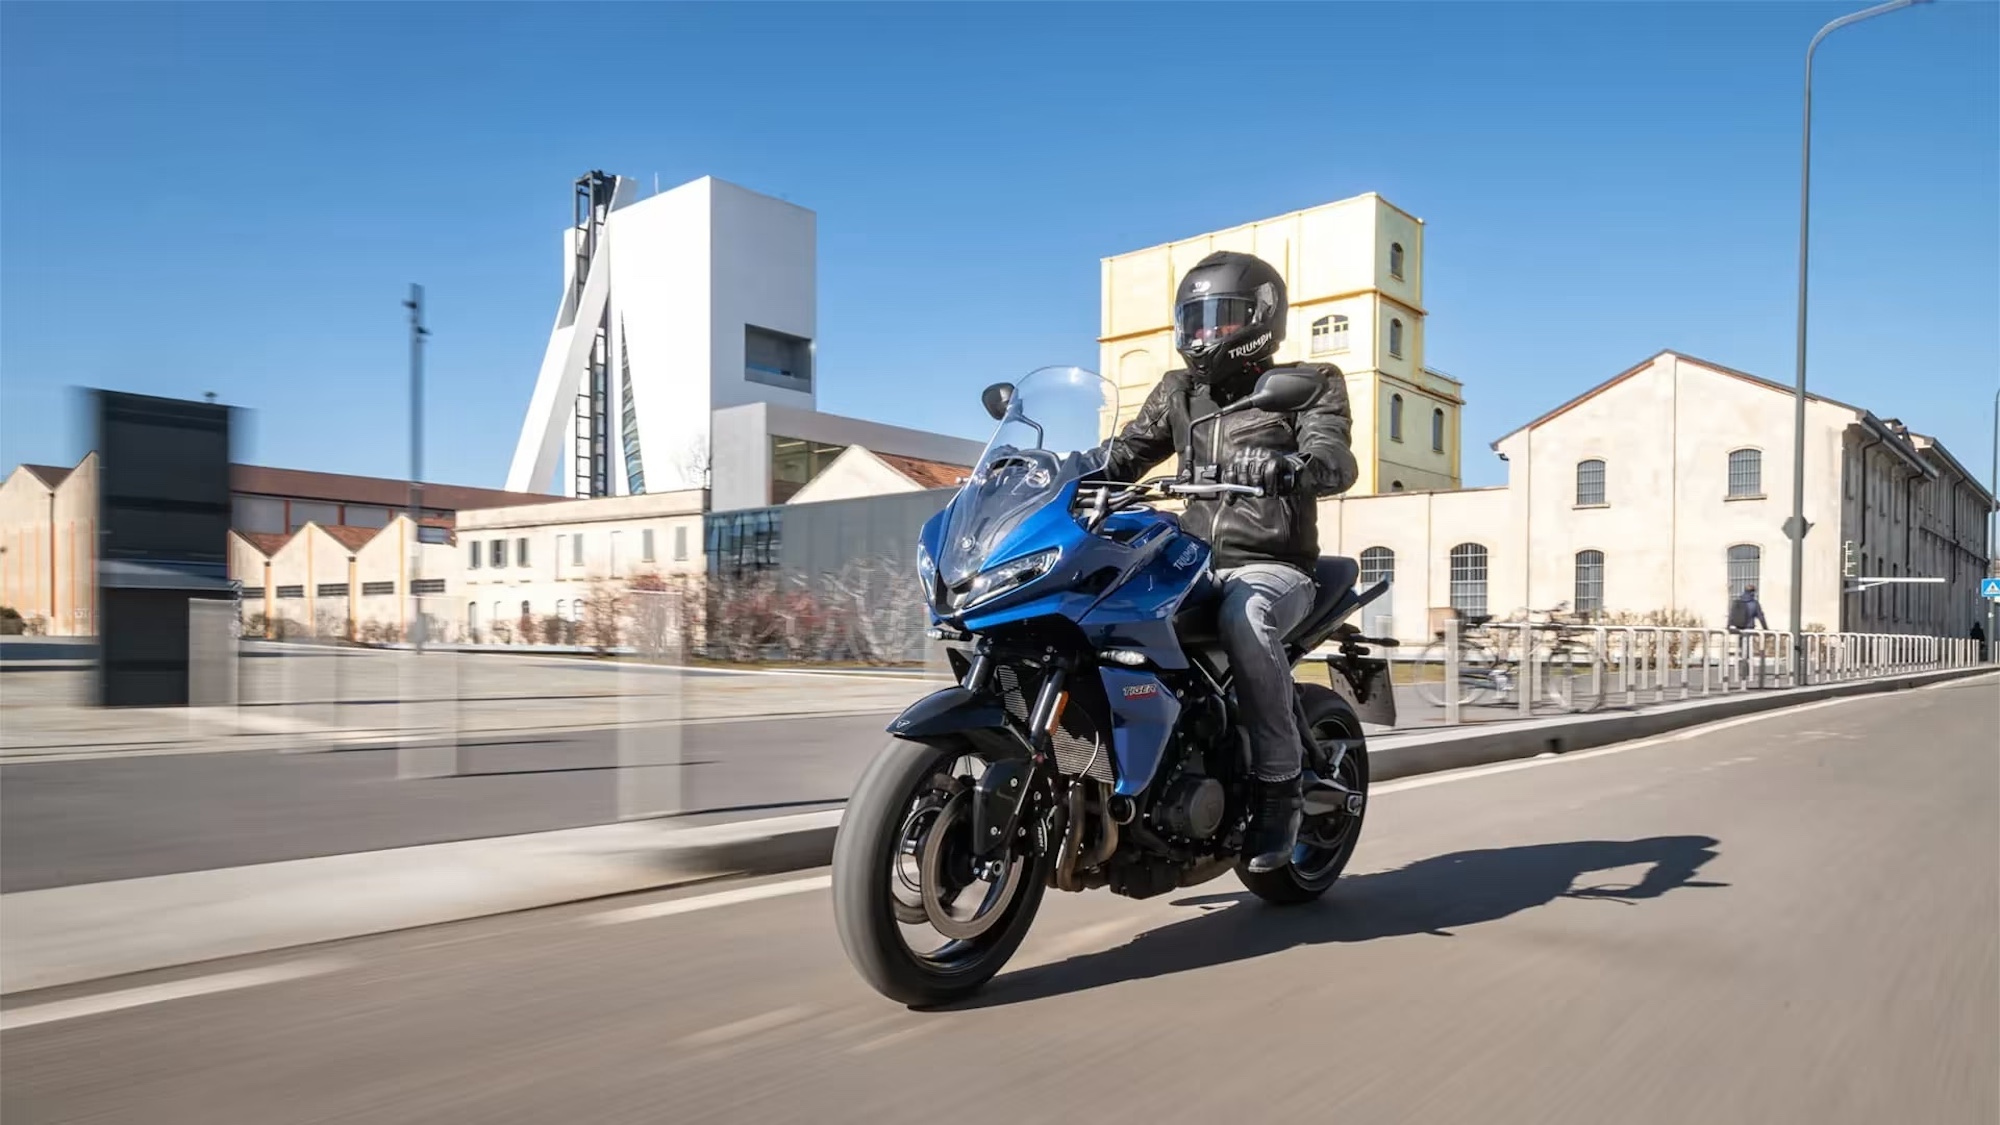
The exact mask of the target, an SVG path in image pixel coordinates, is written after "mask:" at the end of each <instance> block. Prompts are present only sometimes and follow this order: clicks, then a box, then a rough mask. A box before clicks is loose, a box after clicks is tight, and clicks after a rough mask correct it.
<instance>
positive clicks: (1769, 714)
mask: <svg viewBox="0 0 2000 1125" xmlns="http://www.w3.org/2000/svg"><path fill="white" fill-rule="evenodd" d="M1880 698H1881V696H1878V695H1849V696H1842V697H1841V698H1839V699H1822V700H1820V701H1819V702H1818V703H1802V704H1800V705H1799V706H1797V707H1785V708H1780V709H1778V710H1775V711H1759V712H1757V713H1756V714H1754V715H1740V716H1738V717H1736V718H1734V719H1723V720H1722V721H1720V722H1714V723H1708V724H1706V725H1703V726H1698V727H1689V728H1688V729H1686V730H1683V731H1676V732H1674V733H1673V734H1663V735H1660V736H1659V737H1657V738H1642V739H1640V740H1639V741H1637V742H1620V743H1618V744H1616V745H1613V746H1603V747H1599V748H1598V749H1595V750H1578V751H1575V752H1573V753H1569V754H1556V755H1553V756H1551V757H1542V758H1527V759H1523V760H1521V761H1518V762H1499V763H1496V764H1494V765H1490V766H1475V767H1473V768H1472V769H1464V770H1453V771H1451V772H1450V773H1438V774H1427V775H1424V776H1422V777H1411V778H1404V779H1402V780H1400V781H1386V782H1383V783H1382V784H1380V785H1371V786H1369V787H1368V788H1369V792H1370V794H1371V795H1377V796H1379V795H1381V794H1384V793H1400V792H1402V791H1404V790H1406V789H1422V788H1424V787H1425V786H1429V785H1444V784H1447V783H1449V782H1453V781H1464V780H1466V779H1468V778H1474V777H1488V776H1491V775H1493V774H1496V773H1513V772H1514V771H1515V770H1531V769H1534V768H1536V767H1538V766H1553V765H1559V764H1561V763H1563V762H1580V761H1582V760H1584V759H1586V758H1602V757H1604V756H1606V755H1608V754H1623V753H1624V752H1626V751H1627V750H1643V749H1645V748H1646V747H1648V746H1660V745H1663V744H1665V743H1669V742H1686V741H1687V740H1688V739H1690V738H1700V737H1702V736H1704V735H1710V734H1714V733H1715V732H1717V731H1723V730H1728V729H1729V728H1730V727H1740V726H1743V725H1745V724H1747V723H1760V722H1763V721H1764V720H1765V719H1777V718H1782V717H1785V716H1788V715H1796V714H1798V713H1799V712H1801V711H1812V710H1815V709H1817V708H1820V707H1832V706H1835V705H1837V704H1841V703H1853V702H1855V701H1856V700H1861V699H1880Z"/></svg>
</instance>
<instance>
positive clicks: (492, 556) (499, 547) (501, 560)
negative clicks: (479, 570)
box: [486, 539, 507, 570]
mask: <svg viewBox="0 0 2000 1125" xmlns="http://www.w3.org/2000/svg"><path fill="white" fill-rule="evenodd" d="M486 565H488V566H490V567H492V568H493V569H495V570H499V569H501V568H503V567H505V566H506V565H507V541H506V540H505V539H494V540H492V541H490V542H488V543H487V544H486Z"/></svg>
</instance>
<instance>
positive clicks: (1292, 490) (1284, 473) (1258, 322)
mask: <svg viewBox="0 0 2000 1125" xmlns="http://www.w3.org/2000/svg"><path fill="white" fill-rule="evenodd" d="M1286 311H1287V306H1286V301H1285V280H1284V278H1283V277H1282V276H1280V275H1279V273H1278V271H1277V270H1275V269H1273V268H1272V267H1271V266H1270V264H1269V263H1267V262H1264V261H1263V260H1261V259H1259V258H1255V257H1252V256H1251V255H1249V254H1237V253H1230V252H1226V251H1225V252H1218V253H1214V254H1210V255H1209V256H1208V257H1206V258H1203V259H1202V260H1201V261H1200V262H1197V263H1196V264H1195V267H1194V268H1193V269H1191V270H1189V271H1188V273H1187V276H1186V277H1183V278H1182V279H1181V284H1180V288H1179V290H1178V291H1176V293H1175V294H1174V348H1175V350H1177V351H1179V352H1180V354H1181V358H1182V359H1183V360H1185V361H1186V363H1187V367H1186V368H1185V369H1183V370H1176V371H1169V372H1167V374H1166V375H1165V376H1164V377H1163V378H1162V379H1161V380H1160V383H1159V385H1158V386H1156V387H1154V388H1153V392H1152V394H1150V395H1148V396H1147V398H1146V404H1145V406H1143V407H1141V408H1140V410H1139V414H1138V417H1136V418H1134V419H1133V420H1132V421H1131V423H1130V424H1128V425H1127V426H1126V427H1125V429H1124V431H1123V432H1121V433H1120V434H1118V436H1116V437H1114V438H1112V439H1111V441H1110V442H1109V450H1108V453H1109V463H1108V466H1107V468H1106V470H1105V476H1106V477H1108V478H1109V479H1111V480H1121V481H1131V480H1138V479H1139V478H1141V477H1143V476H1144V475H1145V474H1146V472H1147V471H1148V470H1150V469H1151V468H1152V467H1153V466H1155V465H1157V464H1159V463H1160V462H1162V461H1164V460H1166V459H1167V458H1168V457H1170V456H1173V455H1174V454H1176V453H1178V454H1180V455H1181V465H1180V473H1181V478H1182V479H1183V480H1211V481H1212V480H1215V479H1217V474H1218V473H1219V474H1220V479H1221V481H1222V482H1224V483H1229V484H1247V485H1254V486H1256V487H1258V488H1261V489H1263V490H1264V495H1263V496H1261V497H1251V496H1246V495H1243V494H1240V493H1238V494H1233V495H1225V496H1220V497H1197V498H1191V499H1190V500H1189V501H1188V503H1187V512H1186V515H1185V516H1184V517H1183V518H1182V520H1181V523H1182V526H1184V527H1186V528H1187V529H1188V530H1189V531H1190V532H1192V533H1193V534H1195V535H1199V536H1201V537H1202V538H1203V539H1206V540H1207V541H1208V543H1209V545H1210V547H1212V548H1213V549H1214V553H1215V566H1216V572H1215V577H1216V580H1217V583H1218V585H1219V587H1220V590H1219V594H1220V597H1221V599H1222V601H1221V606H1220V613H1219V618H1220V621H1221V624H1222V643H1223V648H1224V651H1226V652H1227V653H1228V655H1229V663H1230V666H1231V667H1232V668H1234V669H1235V670H1236V684H1237V689H1236V690H1237V696H1238V702H1239V703H1240V704H1241V706H1242V711H1243V716H1244V724H1245V726H1246V727H1247V728H1248V731H1249V735H1250V751H1251V767H1252V773H1253V774H1255V776H1256V781H1257V785H1256V799H1255V802H1254V804H1253V809H1252V817H1251V822H1250V831H1249V834H1248V837H1247V838H1246V839H1245V840H1244V846H1243V852H1244V854H1245V855H1247V856H1248V857H1250V858H1249V869H1250V870H1251V871H1253V872H1265V871H1275V870H1278V869H1280V868H1282V867H1284V866H1285V865H1287V864H1289V863H1290V862H1291V859H1292V847H1293V845H1294V843H1295V842H1296V841H1297V837H1298V830H1299V805H1300V792H1299V772H1300V750H1301V749H1302V746H1303V743H1302V741H1301V736H1300V731H1299V728H1298V723H1297V722H1296V720H1295V717H1294V712H1293V694H1292V672H1291V664H1290V662H1289V661H1287V660H1286V659H1285V652H1284V643H1283V639H1284V636H1285V634H1286V633H1287V632H1289V631H1290V630H1291V629H1292V627H1293V626H1295V625H1297V624H1298V623H1299V621H1300V619H1302V618H1303V617H1304V616H1305V614H1306V611H1307V610H1308V609H1310V608H1311V607H1312V602H1313V580H1312V572H1313V565H1314V563H1316V562H1317V561H1318V559H1319V526H1318V524H1319V521H1318V509H1317V505H1316V504H1315V503H1314V501H1315V499H1316V498H1317V497H1320V496H1327V495H1332V494H1334V493H1337V492H1344V491H1346V490H1347V488H1348V487H1349V486H1351V485H1353V483H1354V478H1355V465H1354V455H1353V453H1352V452H1350V451H1349V449H1348V438H1349V433H1350V431H1351V428H1352V425H1353V419H1352V416H1351V415H1350V414H1349V412H1348V406H1347V385H1346V381H1345V380H1344V379H1343V378H1342V377H1341V374H1340V369H1339V368H1336V367H1334V366H1332V365H1331V364H1308V365H1301V368H1300V369H1303V370H1307V371H1312V372H1314V373H1316V374H1318V375H1319V376H1320V378H1321V379H1322V380H1324V384H1325V386H1324V389H1323V390H1322V391H1321V392H1320V394H1319V397H1318V398H1317V399H1315V400H1314V401H1313V402H1312V403H1311V404H1310V405H1308V406H1306V407H1305V408H1304V409H1302V410H1299V411H1297V412H1296V413H1292V414H1271V413H1267V412H1265V411H1263V410H1256V409H1249V410H1242V411H1238V412H1237V413H1234V414H1230V415H1227V416H1225V417H1222V418H1219V419H1217V420H1215V421H1213V422H1208V423H1204V424H1203V425H1202V427H1201V429H1200V431H1199V432H1198V433H1197V435H1196V438H1197V444H1198V446H1199V450H1198V451H1194V450H1191V448H1190V446H1189V443H1188V421H1189V419H1191V418H1199V417H1201V416H1202V415H1204V414H1208V413H1210V412H1211V411H1214V410H1216V409H1218V408H1220V407H1223V406H1226V405H1228V404H1229V403H1232V402H1234V401H1236V400H1237V399H1239V398H1242V397H1243V396H1244V395H1247V394H1249V393H1250V392H1251V391H1252V390H1253V389H1255V387H1256V384H1257V378H1258V376H1260V375H1262V374H1263V373H1264V372H1266V371H1269V370H1271V367H1272V364H1271V356H1272V353H1274V352H1276V351H1277V350H1278V345H1279V344H1280V343H1281V342H1283V341H1284V338H1285V316H1286ZM1191 452H1194V454H1195V455H1194V456H1192V457H1191V456H1190V453H1191Z"/></svg>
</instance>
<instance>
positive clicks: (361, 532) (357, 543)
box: [313, 523, 382, 551]
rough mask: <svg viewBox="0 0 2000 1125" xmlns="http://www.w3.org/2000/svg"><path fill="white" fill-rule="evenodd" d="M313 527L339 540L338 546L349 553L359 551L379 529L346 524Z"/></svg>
mask: <svg viewBox="0 0 2000 1125" xmlns="http://www.w3.org/2000/svg"><path fill="white" fill-rule="evenodd" d="M313 526H314V527H317V528H319V529H320V530H321V531H324V532H326V533H327V534H328V535H331V536H333V537H334V538H335V539H337V540H339V542H340V545H341V546H343V547H345V548H347V549H348V550H350V551H359V550H360V549H361V548H362V547H364V546H366V545H367V543H368V541H369V540H370V539H373V538H375V536H376V535H378V534H380V533H381V531H382V529H381V528H379V527H351V526H349V525H347V524H339V523H336V524H314V525H313Z"/></svg>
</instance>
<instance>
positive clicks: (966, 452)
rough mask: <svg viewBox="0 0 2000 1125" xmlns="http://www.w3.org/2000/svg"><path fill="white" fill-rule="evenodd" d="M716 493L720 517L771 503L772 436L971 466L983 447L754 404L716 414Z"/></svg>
mask: <svg viewBox="0 0 2000 1125" xmlns="http://www.w3.org/2000/svg"><path fill="white" fill-rule="evenodd" d="M713 426H714V431H713V432H714V435H715V488H714V492H713V494H712V501H713V508H714V510H715V511H718V512H727V511H736V510H740V509H743V508H762V507H765V506H766V505H768V504H770V502H771V437H772V435H774V434H776V435H781V436H784V437H793V438H805V439H807V440H810V441H818V442H826V443H828V444H832V445H865V446H867V447H868V448H870V449H875V450H880V451H881V452H883V453H892V454H900V455H902V456H904V457H921V458H923V459H924V460H927V461H943V462H946V463H947V464H954V465H970V464H972V463H973V461H975V460H977V459H978V457H979V452H980V450H981V449H982V448H984V443H982V442H978V441H972V440H970V439H967V438H959V437H951V436H948V435H945V434H934V433H930V432H927V431H924V430H910V429H904V428H903V427H901V426H887V425H883V424H882V423H880V422H867V421H863V420H862V419H859V418H846V417H843V416H841V415H838V414H822V413H819V412H817V411H809V410H793V409H788V408H786V407H782V406H777V405H773V404H768V403H754V404H751V405H748V406H739V407H734V408H732V409H728V410H718V411H716V412H715V417H714V420H713Z"/></svg>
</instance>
